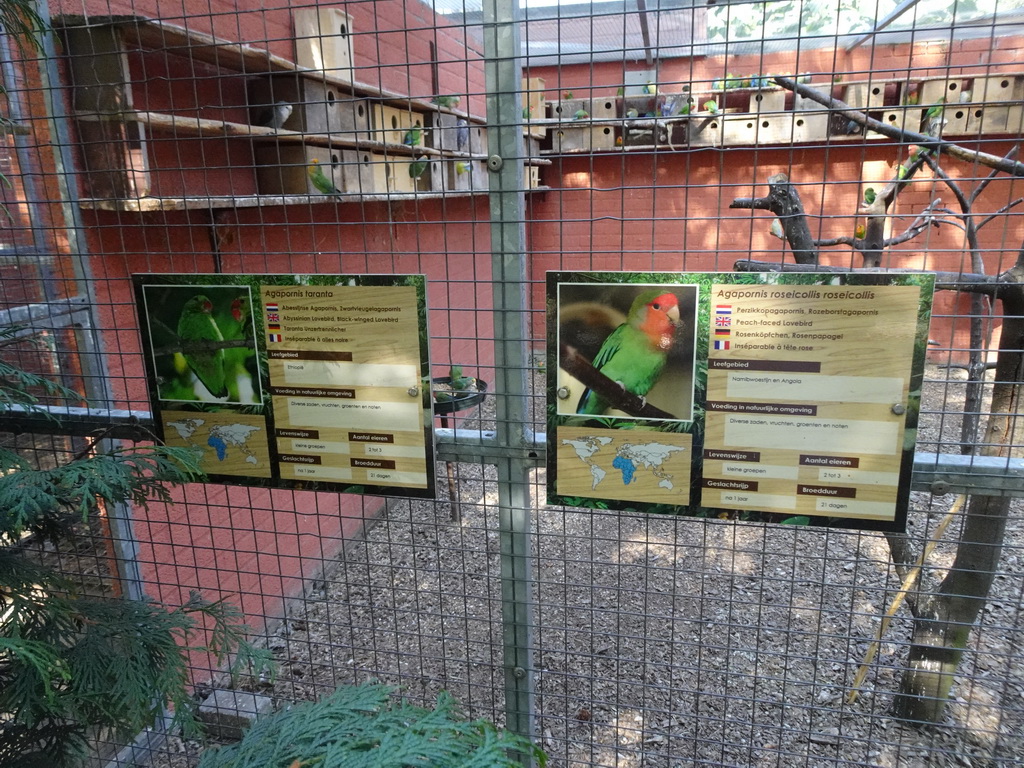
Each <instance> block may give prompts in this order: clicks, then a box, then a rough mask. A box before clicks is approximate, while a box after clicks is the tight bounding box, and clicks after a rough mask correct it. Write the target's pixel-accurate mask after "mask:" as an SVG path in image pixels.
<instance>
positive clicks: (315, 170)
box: [306, 158, 342, 197]
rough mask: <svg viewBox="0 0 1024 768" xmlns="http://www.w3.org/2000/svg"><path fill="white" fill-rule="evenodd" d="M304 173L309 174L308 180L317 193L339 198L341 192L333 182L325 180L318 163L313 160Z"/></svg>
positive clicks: (325, 177)
mask: <svg viewBox="0 0 1024 768" xmlns="http://www.w3.org/2000/svg"><path fill="white" fill-rule="evenodd" d="M306 173H308V174H309V180H310V181H311V182H312V183H313V186H314V187H316V189H317V191H318V192H322V193H323V194H325V195H338V196H339V197H340V196H341V194H342V192H341V190H340V189H338V188H337V187H336V186H334V182H333V181H331V180H330V179H329V178H327V175H326V174H325V173H324V169H323V168H321V167H320V161H319V160H317V159H316V158H313V160H312V162H311V163H310V164H309V168H307V169H306Z"/></svg>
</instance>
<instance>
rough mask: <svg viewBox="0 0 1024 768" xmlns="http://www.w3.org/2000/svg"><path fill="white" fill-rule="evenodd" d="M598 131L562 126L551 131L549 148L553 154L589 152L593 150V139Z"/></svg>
mask: <svg viewBox="0 0 1024 768" xmlns="http://www.w3.org/2000/svg"><path fill="white" fill-rule="evenodd" d="M597 131H598V129H597V128H594V127H591V126H589V125H588V126H580V127H579V128H576V127H572V126H568V125H563V126H559V127H557V128H552V129H551V148H552V150H554V151H555V152H574V151H575V152H579V151H584V152H590V151H592V150H593V149H594V137H595V135H596V134H597Z"/></svg>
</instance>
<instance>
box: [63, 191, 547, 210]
mask: <svg viewBox="0 0 1024 768" xmlns="http://www.w3.org/2000/svg"><path fill="white" fill-rule="evenodd" d="M530 191H533V190H530ZM486 194H487V190H483V189H481V190H446V191H444V192H401V193H399V192H395V193H390V194H386V193H374V194H367V195H337V196H335V195H242V196H238V197H234V196H228V195H211V196H210V197H138V198H129V199H123V200H98V199H84V200H81V201H79V204H80V205H81V207H82V208H84V209H86V210H92V211H130V212H136V213H146V212H149V211H199V210H213V209H223V208H266V207H270V206H280V205H323V204H329V203H334V204H336V205H344V204H351V203H376V202H385V203H387V202H396V201H402V200H419V201H425V200H440V199H443V198H452V197H474V196H476V195H486Z"/></svg>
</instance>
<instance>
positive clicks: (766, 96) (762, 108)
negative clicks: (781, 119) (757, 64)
mask: <svg viewBox="0 0 1024 768" xmlns="http://www.w3.org/2000/svg"><path fill="white" fill-rule="evenodd" d="M785 108H786V92H785V91H784V90H782V89H781V88H768V89H758V90H752V91H751V92H750V103H749V106H748V107H747V111H748V112H754V113H758V112H782V111H783V110H784V109H785Z"/></svg>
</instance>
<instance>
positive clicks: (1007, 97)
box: [970, 75, 1024, 104]
mask: <svg viewBox="0 0 1024 768" xmlns="http://www.w3.org/2000/svg"><path fill="white" fill-rule="evenodd" d="M970 101H971V102H973V103H975V104H1001V103H1005V102H1014V103H1020V102H1021V101H1024V77H1022V76H1021V75H1003V76H989V77H976V78H974V82H973V83H971V98H970Z"/></svg>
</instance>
